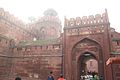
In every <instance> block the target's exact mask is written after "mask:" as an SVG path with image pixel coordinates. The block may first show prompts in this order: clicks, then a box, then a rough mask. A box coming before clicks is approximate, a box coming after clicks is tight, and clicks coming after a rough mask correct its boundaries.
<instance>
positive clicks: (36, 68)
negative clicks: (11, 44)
mask: <svg viewBox="0 0 120 80" xmlns="http://www.w3.org/2000/svg"><path fill="white" fill-rule="evenodd" d="M53 46H54V47H53ZM61 49H62V47H61V45H44V46H42V47H41V46H26V47H16V48H14V50H13V54H14V58H13V59H14V61H13V63H14V64H13V67H12V74H13V75H12V76H16V75H20V76H22V77H24V78H29V79H31V78H36V79H42V80H46V79H47V75H48V74H49V72H50V71H53V73H54V75H55V78H57V77H58V76H59V74H60V73H61V69H62V50H61Z"/></svg>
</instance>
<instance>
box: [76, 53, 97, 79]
mask: <svg viewBox="0 0 120 80" xmlns="http://www.w3.org/2000/svg"><path fill="white" fill-rule="evenodd" d="M95 75H98V61H97V59H96V57H95V56H94V55H93V54H91V53H90V52H85V53H84V54H82V55H81V56H80V58H79V60H78V76H79V80H80V79H90V78H94V76H95Z"/></svg>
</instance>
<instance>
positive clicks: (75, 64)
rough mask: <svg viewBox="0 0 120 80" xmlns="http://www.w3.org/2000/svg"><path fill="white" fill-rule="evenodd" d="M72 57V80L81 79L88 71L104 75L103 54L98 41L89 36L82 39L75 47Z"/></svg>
mask: <svg viewBox="0 0 120 80" xmlns="http://www.w3.org/2000/svg"><path fill="white" fill-rule="evenodd" d="M71 59H72V75H71V76H72V80H80V78H81V76H82V75H87V74H88V73H89V74H92V75H93V73H94V74H97V75H99V76H103V77H104V65H103V54H102V50H101V46H100V45H99V44H98V43H97V42H95V41H93V40H91V39H87V38H85V39H83V40H81V41H80V42H78V43H77V44H75V46H74V47H73V50H72V55H71Z"/></svg>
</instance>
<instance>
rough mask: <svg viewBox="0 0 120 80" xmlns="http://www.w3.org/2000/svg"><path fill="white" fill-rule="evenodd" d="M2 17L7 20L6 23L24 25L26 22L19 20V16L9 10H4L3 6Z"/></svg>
mask: <svg viewBox="0 0 120 80" xmlns="http://www.w3.org/2000/svg"><path fill="white" fill-rule="evenodd" d="M0 18H1V19H4V20H5V23H13V24H15V25H17V26H21V27H24V26H25V24H24V23H23V22H22V21H21V20H19V19H18V18H17V17H15V16H13V15H12V14H10V13H9V12H7V11H4V9H3V8H0Z"/></svg>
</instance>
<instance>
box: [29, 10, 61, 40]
mask: <svg viewBox="0 0 120 80" xmlns="http://www.w3.org/2000/svg"><path fill="white" fill-rule="evenodd" d="M30 27H31V32H33V34H35V38H36V39H37V40H41V39H55V38H58V37H59V36H60V33H61V30H62V26H61V21H60V20H59V18H58V16H57V12H56V11H55V10H53V9H48V10H46V11H44V16H43V17H41V18H40V19H39V20H38V21H36V22H34V23H33V24H31V25H30Z"/></svg>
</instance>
